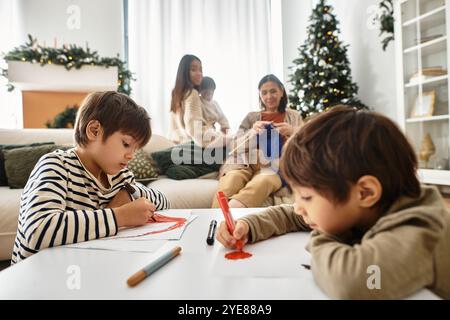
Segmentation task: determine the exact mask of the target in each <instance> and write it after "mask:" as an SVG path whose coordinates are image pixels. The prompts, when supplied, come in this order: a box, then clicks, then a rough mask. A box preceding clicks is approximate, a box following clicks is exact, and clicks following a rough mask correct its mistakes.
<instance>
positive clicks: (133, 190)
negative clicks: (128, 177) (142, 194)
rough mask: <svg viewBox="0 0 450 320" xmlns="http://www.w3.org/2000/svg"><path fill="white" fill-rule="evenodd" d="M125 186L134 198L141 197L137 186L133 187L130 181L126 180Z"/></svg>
mask: <svg viewBox="0 0 450 320" xmlns="http://www.w3.org/2000/svg"><path fill="white" fill-rule="evenodd" d="M124 186H125V190H127V192H128V193H129V194H130V197H131V198H132V199H133V200H137V199H139V191H138V189H137V188H134V187H132V186H131V184H129V183H128V182H125V183H124Z"/></svg>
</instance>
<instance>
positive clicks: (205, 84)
mask: <svg viewBox="0 0 450 320" xmlns="http://www.w3.org/2000/svg"><path fill="white" fill-rule="evenodd" d="M202 90H216V83H215V82H214V80H213V79H212V78H210V77H203V79H202V83H200V91H202Z"/></svg>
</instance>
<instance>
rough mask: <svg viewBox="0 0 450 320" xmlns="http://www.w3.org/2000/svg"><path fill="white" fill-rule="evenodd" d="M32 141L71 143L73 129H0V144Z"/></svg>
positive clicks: (72, 142) (72, 141)
mask: <svg viewBox="0 0 450 320" xmlns="http://www.w3.org/2000/svg"><path fill="white" fill-rule="evenodd" d="M33 142H55V144H64V145H73V144H74V140H73V129H0V144H26V143H33Z"/></svg>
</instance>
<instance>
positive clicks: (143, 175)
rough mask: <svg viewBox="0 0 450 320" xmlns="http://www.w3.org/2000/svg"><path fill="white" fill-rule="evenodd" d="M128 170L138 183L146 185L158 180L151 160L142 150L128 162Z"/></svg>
mask: <svg viewBox="0 0 450 320" xmlns="http://www.w3.org/2000/svg"><path fill="white" fill-rule="evenodd" d="M128 169H130V170H131V172H133V174H134V178H135V179H136V181H138V182H143V183H147V182H150V181H152V180H156V179H158V172H157V170H156V169H155V166H154V165H153V160H152V158H151V156H150V155H149V154H147V153H146V152H145V151H144V150H142V149H139V150H138V151H137V152H136V153H135V155H134V157H133V159H132V160H131V161H130V162H128Z"/></svg>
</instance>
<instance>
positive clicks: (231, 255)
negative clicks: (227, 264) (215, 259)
mask: <svg viewBox="0 0 450 320" xmlns="http://www.w3.org/2000/svg"><path fill="white" fill-rule="evenodd" d="M251 256H252V254H251V253H250V252H245V251H232V252H228V253H227V254H225V258H227V259H229V260H239V259H247V258H250V257H251Z"/></svg>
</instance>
